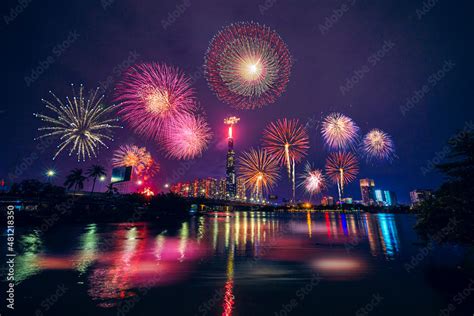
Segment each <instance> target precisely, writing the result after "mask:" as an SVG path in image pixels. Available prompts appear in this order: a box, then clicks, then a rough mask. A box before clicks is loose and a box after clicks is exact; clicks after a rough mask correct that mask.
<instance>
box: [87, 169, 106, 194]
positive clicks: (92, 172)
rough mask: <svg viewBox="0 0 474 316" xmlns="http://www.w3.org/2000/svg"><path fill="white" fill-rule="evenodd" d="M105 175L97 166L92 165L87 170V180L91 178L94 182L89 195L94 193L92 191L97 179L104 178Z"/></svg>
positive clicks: (103, 170)
mask: <svg viewBox="0 0 474 316" xmlns="http://www.w3.org/2000/svg"><path fill="white" fill-rule="evenodd" d="M105 175H106V173H105V168H104V167H102V166H99V165H92V166H91V167H90V168H89V170H87V176H88V177H89V178H93V179H94V182H92V190H91V194H92V193H94V189H95V183H96V181H97V178H99V177H101V176H105Z"/></svg>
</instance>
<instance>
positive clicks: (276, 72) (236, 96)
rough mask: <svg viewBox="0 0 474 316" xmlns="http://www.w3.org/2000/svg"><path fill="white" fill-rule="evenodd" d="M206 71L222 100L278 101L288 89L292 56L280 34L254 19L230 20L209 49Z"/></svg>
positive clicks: (248, 104) (252, 104)
mask: <svg viewBox="0 0 474 316" xmlns="http://www.w3.org/2000/svg"><path fill="white" fill-rule="evenodd" d="M204 69H205V75H206V78H207V81H208V83H209V86H210V88H211V89H212V90H213V91H214V92H215V93H216V95H217V97H218V98H219V100H221V101H223V102H225V103H228V104H230V105H232V106H233V107H236V108H240V109H254V108H258V107H262V106H264V105H267V104H271V103H273V102H275V100H276V99H277V98H278V97H279V96H280V95H281V94H282V93H283V92H284V91H285V88H286V86H287V84H288V80H289V76H290V70H291V56H290V52H289V51H288V48H287V47H286V44H285V43H284V42H283V40H282V39H281V37H280V36H279V35H278V34H277V33H276V32H275V31H273V30H271V29H270V28H269V27H266V26H263V25H260V24H258V23H254V22H240V23H236V24H231V25H229V26H227V27H226V28H224V29H223V30H222V31H220V32H219V33H218V34H217V35H216V36H215V37H214V38H213V39H212V41H211V44H210V46H209V48H208V50H207V53H206V57H205V63H204Z"/></svg>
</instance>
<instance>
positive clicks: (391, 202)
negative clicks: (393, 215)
mask: <svg viewBox="0 0 474 316" xmlns="http://www.w3.org/2000/svg"><path fill="white" fill-rule="evenodd" d="M383 194H384V202H385V205H386V206H395V205H397V204H398V203H397V195H396V194H395V192H393V191H388V190H385V191H383Z"/></svg>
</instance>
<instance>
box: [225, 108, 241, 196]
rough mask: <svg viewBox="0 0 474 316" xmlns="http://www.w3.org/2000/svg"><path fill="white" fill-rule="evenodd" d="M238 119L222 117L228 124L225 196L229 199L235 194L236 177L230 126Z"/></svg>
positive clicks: (238, 119)
mask: <svg viewBox="0 0 474 316" xmlns="http://www.w3.org/2000/svg"><path fill="white" fill-rule="evenodd" d="M239 121H240V118H238V117H235V116H230V117H228V118H226V119H224V124H226V125H229V134H228V136H227V144H228V147H229V148H228V150H227V162H226V173H225V174H226V196H227V198H229V199H234V198H235V196H236V195H237V177H236V174H235V152H234V137H233V133H232V132H233V131H232V128H233V126H234V125H235V124H237V123H238V122H239Z"/></svg>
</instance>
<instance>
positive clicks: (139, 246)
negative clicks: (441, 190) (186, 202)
mask: <svg viewBox="0 0 474 316" xmlns="http://www.w3.org/2000/svg"><path fill="white" fill-rule="evenodd" d="M43 239H44V236H41V234H40V233H39V232H37V231H33V232H29V233H25V234H23V235H22V236H21V237H20V246H21V253H20V254H19V256H18V267H17V282H22V281H24V280H25V279H28V278H30V277H31V276H32V275H34V274H36V273H39V272H41V270H55V269H56V270H57V269H61V270H64V269H68V270H73V271H76V272H77V273H78V275H79V276H81V275H83V276H84V277H85V278H86V279H85V281H86V282H85V283H87V288H88V294H89V296H90V297H91V299H93V300H94V301H96V303H97V305H98V306H101V307H111V306H115V305H116V304H117V303H118V302H119V301H120V300H122V299H125V298H127V297H132V296H135V295H137V294H138V291H139V289H141V288H153V287H162V286H168V285H172V284H177V283H180V282H183V281H185V280H187V279H188V278H190V277H191V276H193V273H194V271H195V270H196V269H205V268H206V264H207V262H210V261H212V260H213V258H222V259H225V261H224V262H225V266H222V264H221V269H222V270H221V271H222V272H224V274H225V280H223V281H222V283H221V286H222V287H221V288H223V293H224V294H223V297H222V305H221V306H222V315H231V314H232V311H233V309H234V304H235V303H234V302H235V301H234V300H235V298H234V293H235V292H234V287H235V284H236V282H237V283H238V282H239V280H242V279H244V278H247V279H248V278H252V280H253V281H254V282H258V281H259V280H261V279H262V275H263V274H268V275H271V276H272V278H273V280H275V279H278V278H279V277H280V278H281V280H283V279H284V278H286V279H289V278H291V277H293V276H294V271H305V270H304V269H307V270H308V271H309V272H311V273H315V272H316V273H319V274H321V275H322V276H323V277H325V278H328V279H336V280H346V279H352V278H362V277H364V275H365V274H366V273H368V271H367V266H368V265H369V262H368V261H369V260H370V257H371V256H374V257H377V258H380V259H382V260H394V259H396V257H397V255H398V254H399V252H400V245H399V237H398V232H397V224H396V222H395V217H394V216H393V215H390V214H377V215H371V214H360V213H347V214H344V213H337V212H326V213H314V212H310V211H308V212H304V213H296V212H295V213H264V212H236V213H231V212H215V213H210V214H207V215H199V216H196V217H193V218H191V219H189V220H188V221H185V222H183V223H182V224H181V226H180V227H179V229H178V230H177V232H176V233H175V234H173V233H168V232H166V231H161V230H157V229H155V228H153V226H151V224H150V223H135V224H133V225H131V224H128V223H127V224H117V225H96V224H90V225H85V226H84V227H83V228H82V233H81V234H80V236H79V238H78V239H77V244H76V245H75V247H73V249H75V251H72V252H71V251H69V252H67V253H54V252H52V251H49V249H48V244H47V243H45V242H44V240H43ZM369 253H370V255H367V254H369ZM239 258H240V260H238V259H239ZM249 261H251V262H252V263H254V265H252V266H250V267H248V266H244V264H247V265H248V262H249ZM277 264H279V266H277ZM236 267H240V268H239V269H238V270H236V269H235V268H236ZM236 271H238V272H239V273H236Z"/></svg>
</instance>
